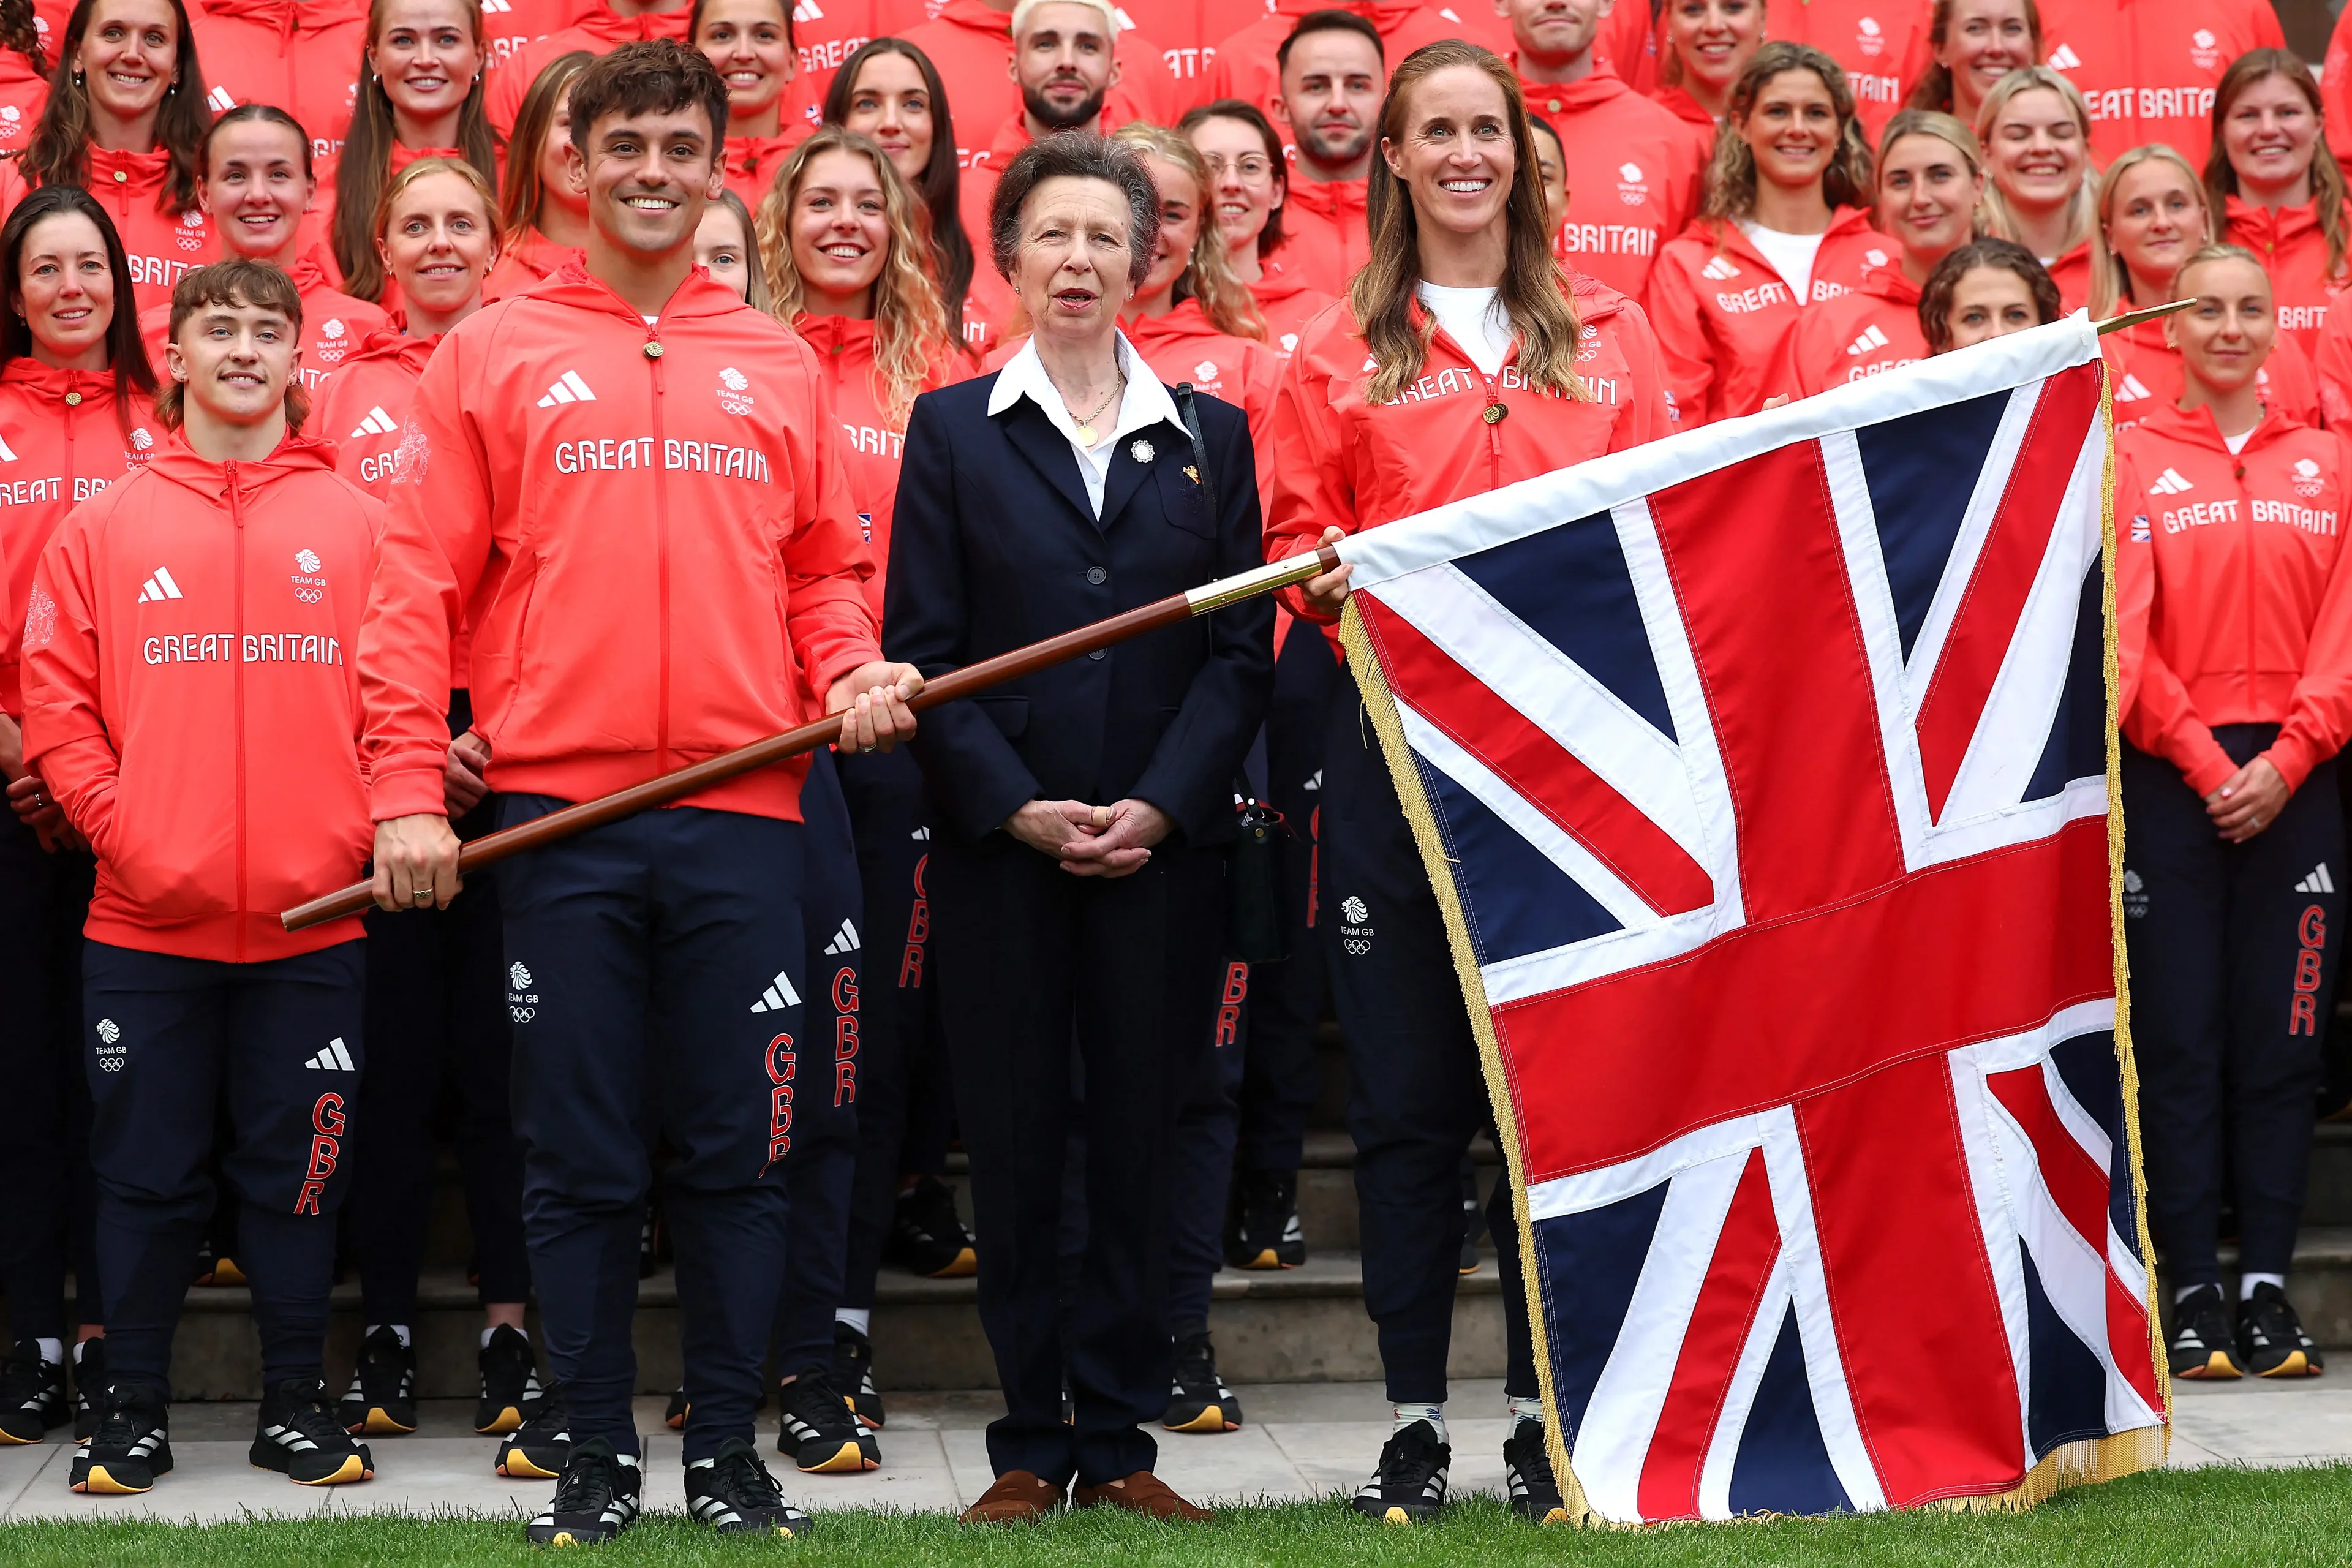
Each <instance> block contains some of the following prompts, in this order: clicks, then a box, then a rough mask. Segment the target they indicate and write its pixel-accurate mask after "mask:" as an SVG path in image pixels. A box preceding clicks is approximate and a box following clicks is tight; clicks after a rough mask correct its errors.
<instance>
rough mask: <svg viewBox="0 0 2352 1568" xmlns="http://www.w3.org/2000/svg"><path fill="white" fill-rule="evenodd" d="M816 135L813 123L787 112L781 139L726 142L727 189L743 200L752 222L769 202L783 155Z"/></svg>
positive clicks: (743, 138) (749, 138)
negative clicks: (749, 211) (764, 202)
mask: <svg viewBox="0 0 2352 1568" xmlns="http://www.w3.org/2000/svg"><path fill="white" fill-rule="evenodd" d="M815 134H816V126H815V125H814V123H812V122H811V121H806V120H802V119H798V118H796V117H795V116H794V115H793V113H792V112H791V110H790V109H789V108H787V110H786V111H785V114H784V119H783V129H782V135H777V136H730V137H729V138H727V146H726V150H725V153H724V154H723V158H724V162H725V164H726V169H727V188H728V189H729V190H730V191H732V192H734V193H735V194H736V195H739V196H740V197H742V198H743V205H745V206H747V207H749V208H751V216H752V217H753V218H755V219H756V218H758V217H759V216H760V204H761V202H763V201H766V200H767V199H768V187H769V186H771V185H772V184H775V183H776V171H777V170H778V169H779V168H781V167H782V166H783V162H784V154H785V153H789V152H791V151H792V150H793V148H795V147H797V146H799V145H800V144H801V143H802V142H805V141H807V140H808V139H809V138H810V137H812V136H814V135H815Z"/></svg>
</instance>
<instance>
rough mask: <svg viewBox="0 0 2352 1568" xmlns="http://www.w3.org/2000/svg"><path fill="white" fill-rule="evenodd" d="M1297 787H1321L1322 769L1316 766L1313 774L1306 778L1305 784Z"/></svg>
mask: <svg viewBox="0 0 2352 1568" xmlns="http://www.w3.org/2000/svg"><path fill="white" fill-rule="evenodd" d="M1298 787H1299V788H1301V789H1321V788H1322V787H1323V770H1322V769H1321V768H1317V769H1316V770H1315V776H1314V777H1313V778H1311V779H1308V780H1307V782H1306V783H1305V784H1301V785H1299V786H1298Z"/></svg>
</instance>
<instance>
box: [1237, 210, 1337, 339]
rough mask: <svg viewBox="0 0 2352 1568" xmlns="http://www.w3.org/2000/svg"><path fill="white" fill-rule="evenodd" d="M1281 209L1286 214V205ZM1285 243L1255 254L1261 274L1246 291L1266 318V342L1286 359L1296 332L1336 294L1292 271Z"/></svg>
mask: <svg viewBox="0 0 2352 1568" xmlns="http://www.w3.org/2000/svg"><path fill="white" fill-rule="evenodd" d="M1284 211H1285V213H1286V214H1287V212H1288V208H1287V207H1285V209H1284ZM1286 245H1287V241H1286V242H1285V247H1286ZM1285 247H1276V250H1275V254H1273V255H1272V256H1262V257H1260V258H1258V263H1257V264H1258V270H1259V274H1260V275H1259V278H1258V280H1257V281H1256V282H1255V283H1253V284H1251V285H1250V286H1249V291H1250V298H1251V299H1253V300H1256V301H1257V310H1258V314H1259V315H1261V316H1264V317H1265V342H1266V346H1267V347H1268V348H1270V349H1272V350H1274V351H1275V352H1276V353H1278V354H1280V355H1281V356H1282V357H1283V358H1285V359H1288V358H1289V357H1290V355H1291V352H1292V351H1293V350H1295V349H1297V347H1298V335H1299V333H1301V332H1303V331H1306V330H1307V322H1309V321H1313V320H1314V319H1315V318H1316V317H1318V316H1319V315H1321V314H1322V313H1323V312H1324V311H1325V310H1328V309H1329V308H1330V307H1331V306H1333V305H1335V304H1337V303H1338V302H1339V296H1338V295H1336V294H1329V293H1326V292H1325V291H1324V290H1322V289H1318V288H1315V287H1313V286H1312V285H1310V284H1308V283H1307V280H1306V279H1303V278H1301V277H1300V276H1299V275H1298V274H1297V273H1296V272H1294V271H1292V270H1291V268H1290V267H1289V266H1288V265H1287V264H1286V262H1285V261H1284V260H1283V252H1284V248H1285Z"/></svg>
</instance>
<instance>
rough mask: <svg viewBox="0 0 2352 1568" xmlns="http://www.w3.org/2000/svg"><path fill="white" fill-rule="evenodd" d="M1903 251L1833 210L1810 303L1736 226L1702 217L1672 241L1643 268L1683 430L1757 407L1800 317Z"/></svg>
mask: <svg viewBox="0 0 2352 1568" xmlns="http://www.w3.org/2000/svg"><path fill="white" fill-rule="evenodd" d="M1901 251H1902V247H1900V246H1898V245H1896V244H1895V241H1894V240H1892V239H1890V238H1888V237H1886V236H1885V235H1883V234H1881V233H1879V232H1878V231H1877V230H1876V229H1874V228H1872V227H1871V226H1870V216H1869V215H1868V214H1867V213H1865V212H1863V211H1862V210H1860V209H1859V208H1855V207H1840V208H1838V209H1837V211H1836V212H1834V213H1832V214H1831V215H1830V226H1829V229H1828V232H1826V233H1824V234H1823V235H1822V244H1821V248H1820V249H1819V250H1818V251H1816V252H1815V253H1814V255H1813V276H1812V287H1811V299H1810V300H1808V301H1806V302H1804V303H1800V302H1799V300H1797V298H1796V294H1795V292H1794V291H1793V290H1792V289H1790V287H1789V285H1788V283H1787V282H1786V281H1785V280H1783V279H1782V278H1781V277H1780V274H1779V273H1778V272H1776V271H1774V270H1773V269H1772V264H1771V263H1770V262H1769V261H1767V260H1765V259H1764V255H1763V253H1762V252H1761V251H1759V250H1758V249H1757V248H1756V247H1755V246H1754V245H1753V244H1751V243H1749V241H1748V236H1747V235H1746V234H1745V233H1743V232H1742V231H1741V229H1740V227H1739V226H1738V224H1736V223H1722V222H1715V221H1708V220H1701V221H1700V222H1697V223H1695V224H1693V225H1691V226H1690V228H1689V230H1688V231H1687V232H1686V233H1685V234H1684V235H1683V236H1682V237H1681V238H1679V239H1674V240H1669V241H1668V242H1667V244H1666V247H1665V248H1664V250H1662V251H1660V252H1659V253H1658V264H1657V266H1656V267H1654V268H1652V269H1651V272H1650V295H1649V304H1650V320H1651V321H1652V323H1653V324H1654V326H1655V327H1656V328H1657V332H1658V353H1659V354H1660V356H1661V357H1662V358H1663V359H1664V362H1665V367H1666V379H1667V381H1668V383H1669V384H1670V386H1671V388H1672V390H1673V392H1674V397H1675V405H1676V407H1677V408H1678V409H1679V410H1680V412H1681V415H1682V421H1683V427H1684V428H1685V429H1691V428H1694V427H1696V426H1699V425H1706V424H1712V423H1713V422H1714V421H1716V420H1717V419H1727V418H1730V417H1731V416H1734V415H1739V414H1753V413H1755V412H1756V411H1757V410H1758V409H1759V408H1761V407H1763V406H1764V399H1765V398H1766V397H1768V396H1769V395H1770V394H1771V391H1772V388H1771V387H1770V386H1769V385H1768V384H1767V378H1768V377H1769V374H1770V372H1771V368H1772V363H1773V360H1774V357H1775V356H1776V355H1778V354H1779V353H1780V345H1781V341H1782V340H1783V339H1785V338H1786V337H1787V336H1788V335H1789V333H1790V332H1791V331H1795V330H1796V325H1797V319H1798V317H1799V316H1800V315H1801V314H1802V313H1803V312H1804V311H1805V310H1808V309H1811V307H1812V306H1814V305H1818V304H1820V303H1822V301H1823V300H1834V299H1835V298H1837V297H1838V296H1839V295H1841V294H1846V293H1851V292H1852V291H1853V289H1856V288H1858V287H1860V286H1861V283H1862V280H1863V279H1864V276H1865V275H1866V274H1868V273H1869V272H1870V271H1872V270H1873V269H1874V268H1884V267H1887V266H1889V265H1891V264H1892V263H1893V261H1894V259H1895V257H1896V256H1897V255H1899V254H1900V253H1901Z"/></svg>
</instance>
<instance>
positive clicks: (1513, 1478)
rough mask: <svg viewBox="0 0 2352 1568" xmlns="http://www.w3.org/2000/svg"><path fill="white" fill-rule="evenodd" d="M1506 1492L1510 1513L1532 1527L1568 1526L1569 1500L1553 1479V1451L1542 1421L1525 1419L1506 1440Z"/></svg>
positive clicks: (1520, 1421) (1504, 1463) (1557, 1482)
mask: <svg viewBox="0 0 2352 1568" xmlns="http://www.w3.org/2000/svg"><path fill="white" fill-rule="evenodd" d="M1503 1482H1504V1489H1505V1491H1506V1492H1507V1494H1508V1496H1509V1498H1510V1500H1511V1511H1512V1512H1513V1513H1516V1514H1517V1515H1518V1516H1519V1517H1520V1518H1521V1519H1524V1520H1526V1521H1528V1523H1530V1524H1566V1523H1567V1522H1568V1500H1567V1499H1566V1498H1563V1497H1561V1496H1560V1495H1559V1480H1558V1479H1557V1478H1555V1477H1554V1476H1553V1475H1552V1470H1551V1450H1550V1449H1549V1448H1547V1447H1544V1428H1543V1423H1542V1422H1540V1421H1529V1420H1527V1419H1526V1418H1524V1417H1522V1418H1521V1419H1520V1420H1518V1421H1517V1422H1516V1423H1514V1424H1513V1426H1512V1427H1511V1435H1510V1436H1508V1437H1507V1438H1505V1439H1504V1440H1503Z"/></svg>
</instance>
